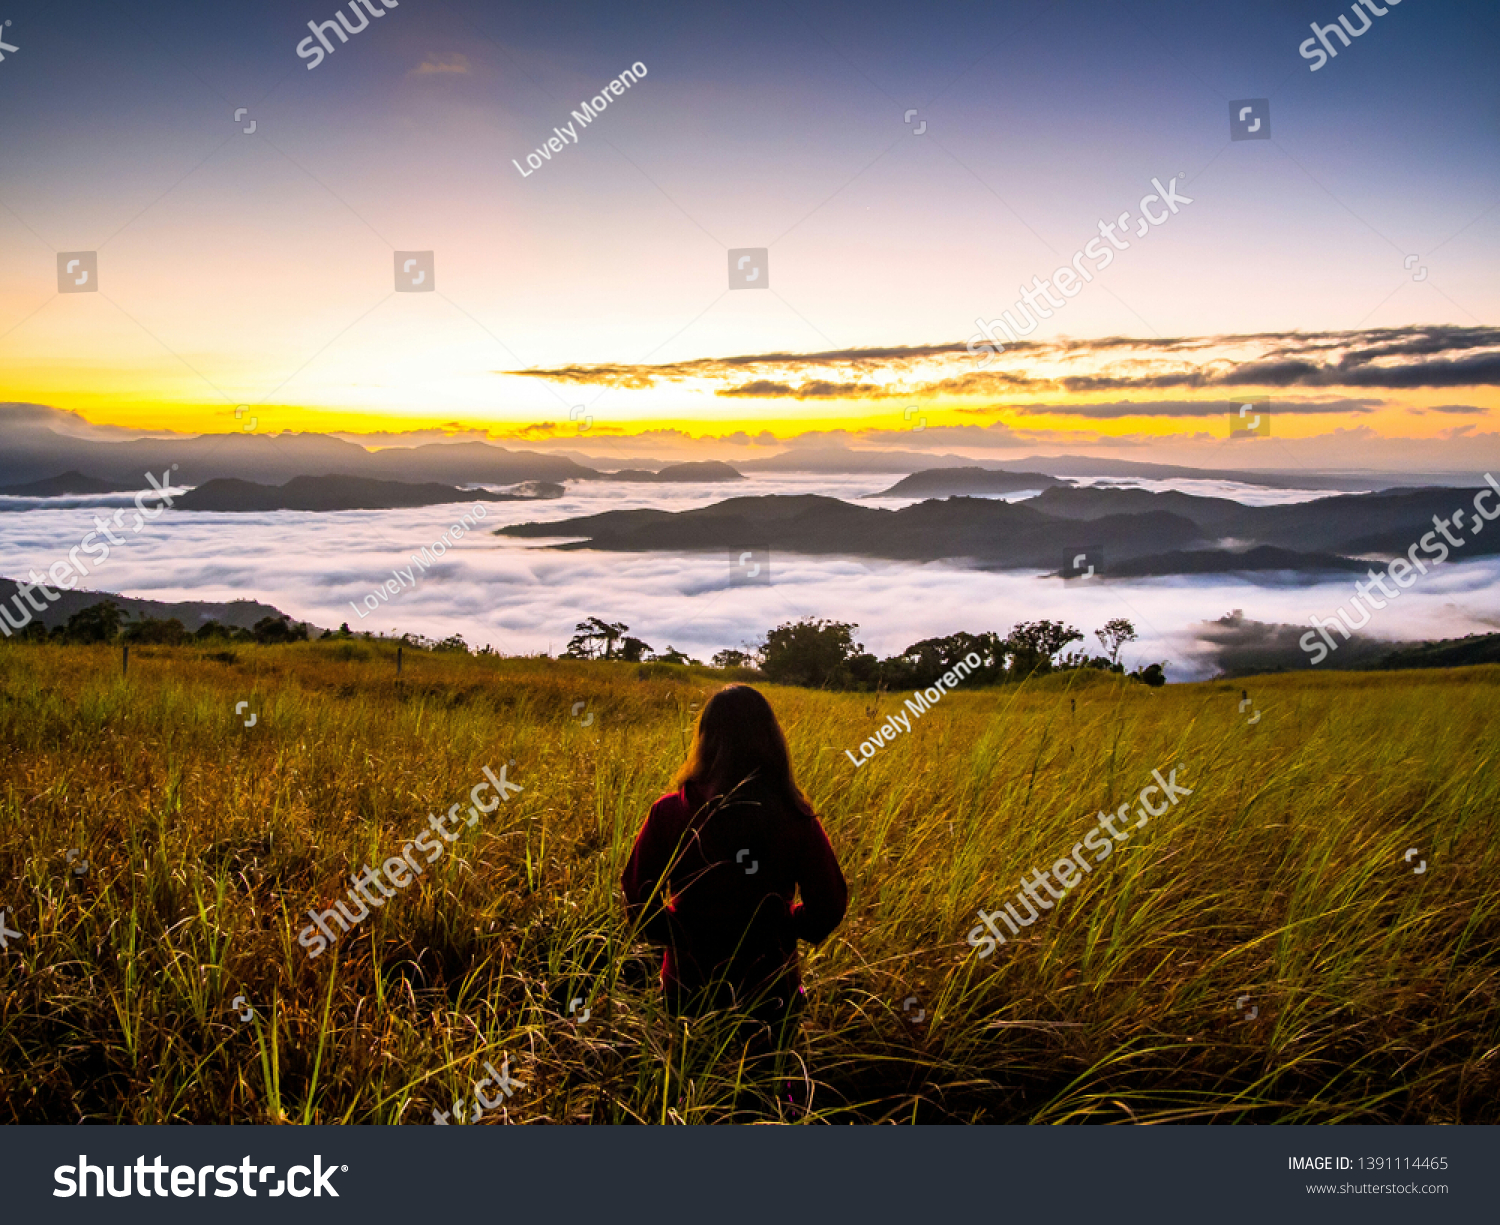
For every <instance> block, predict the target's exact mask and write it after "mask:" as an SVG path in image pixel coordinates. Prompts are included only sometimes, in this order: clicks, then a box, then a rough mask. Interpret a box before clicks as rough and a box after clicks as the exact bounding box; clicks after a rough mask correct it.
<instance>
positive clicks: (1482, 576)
mask: <svg viewBox="0 0 1500 1225" xmlns="http://www.w3.org/2000/svg"><path fill="white" fill-rule="evenodd" d="M896 479H897V478H895V477H889V476H822V475H817V476H814V475H791V476H785V475H778V476H756V477H752V478H750V479H747V480H744V481H735V482H730V483H724V484H692V485H654V484H625V483H619V484H616V483H609V482H586V483H579V484H575V485H569V486H568V490H567V494H566V496H565V497H562V498H559V499H555V500H552V501H546V502H500V503H486V504H485V511H486V517H485V519H484V520H483V524H484V528H483V530H481V531H480V532H478V533H470V534H467V535H465V536H464V538H463V539H462V541H461V542H460V543H459V544H458V545H457V546H456V547H454V548H451V549H449V550H448V552H447V555H446V556H445V557H443V558H442V559H441V560H439V561H438V562H437V563H436V564H435V565H433V566H432V567H431V568H430V569H428V570H427V571H426V572H425V573H424V572H423V571H422V570H421V569H420V567H417V568H414V569H412V576H413V578H414V580H415V586H414V587H404V588H403V589H402V590H401V592H400V593H399V594H397V595H395V596H392V597H391V598H390V599H389V601H388V602H386V601H378V607H377V610H376V611H374V612H369V611H368V609H367V608H366V606H365V603H364V600H365V597H366V596H369V595H371V593H372V592H373V591H374V590H375V589H376V588H377V587H380V586H381V585H382V584H384V583H385V582H386V581H387V580H388V579H391V577H392V571H393V570H396V569H400V570H406V569H408V568H409V567H411V566H412V562H411V555H412V553H414V552H416V551H417V550H419V549H421V548H423V547H425V546H430V545H431V544H432V542H433V541H435V540H437V539H438V538H439V537H440V536H441V535H442V533H443V532H444V531H445V530H446V529H447V528H448V526H449V525H450V524H451V523H453V522H455V521H456V519H457V517H458V514H459V513H460V512H461V510H463V509H468V504H465V505H464V506H462V507H460V506H444V507H429V508H425V509H417V510H388V511H345V512H338V513H325V514H308V513H300V512H290V511H279V512H274V513H269V514H234V515H225V514H205V513H195V512H178V511H171V512H168V513H166V514H164V515H162V516H161V517H160V518H159V519H157V520H156V521H155V522H152V523H147V524H146V525H145V526H144V527H143V528H142V529H141V531H140V532H138V533H134V534H132V533H130V532H129V531H128V530H122V529H118V528H117V529H116V532H117V534H119V535H121V536H122V538H124V539H125V540H126V544H125V545H123V546H117V547H114V548H113V549H112V550H111V554H110V557H109V559H108V561H107V562H105V563H104V564H103V565H102V566H100V567H99V568H98V570H97V573H96V574H94V575H93V576H92V577H91V578H90V579H88V580H87V581H86V582H84V583H81V584H80V586H81V587H87V588H89V589H91V590H99V591H111V592H120V593H122V594H125V595H130V596H136V597H141V598H146V599H159V600H193V599H201V600H216V601H217V600H230V599H236V598H254V599H258V600H262V601H264V602H266V603H269V604H274V605H275V606H276V607H278V608H280V609H281V610H282V611H283V612H286V613H288V614H290V615H291V616H292V617H294V618H296V619H297V620H306V621H310V622H312V623H313V624H315V625H320V626H327V627H337V626H338V625H339V624H340V623H341V622H348V624H349V626H350V628H351V629H354V630H357V631H362V630H373V631H376V632H382V631H383V632H386V633H391V632H396V633H401V632H413V633H418V634H423V635H426V636H428V637H430V638H446V637H448V636H449V635H452V634H462V635H463V637H464V638H465V640H467V641H468V642H469V643H470V644H471V645H473V646H479V645H482V644H486V643H488V644H492V645H493V646H495V647H496V648H497V649H498V650H500V651H502V652H504V653H507V654H521V653H531V652H537V651H551V652H553V653H554V654H555V653H558V652H560V651H561V650H562V649H563V648H564V646H565V645H566V643H567V641H568V638H569V637H570V636H571V635H572V633H573V627H574V625H575V623H576V622H578V621H580V620H582V619H583V618H584V617H587V616H599V617H603V618H606V619H607V620H610V621H623V622H625V623H626V624H627V625H629V626H630V632H631V633H632V634H634V635H636V636H638V637H641V638H644V639H645V640H646V641H647V642H649V643H650V644H651V645H652V647H653V648H655V649H657V650H665V649H666V648H667V647H668V646H672V647H676V648H677V649H678V650H681V651H684V652H686V653H687V654H689V655H691V656H693V657H695V658H698V659H701V660H703V661H704V662H707V660H708V658H709V657H710V656H711V655H712V654H713V653H714V652H715V651H717V650H720V649H722V648H725V647H744V646H745V645H746V644H749V643H752V642H754V641H755V640H757V639H758V638H760V637H761V636H762V635H763V634H764V633H765V631H766V630H768V629H771V628H773V627H774V626H776V625H777V624H779V623H780V622H783V621H787V620H793V619H796V618H798V617H804V616H814V617H825V618H832V619H835V620H840V621H853V622H856V623H857V624H858V625H859V627H860V628H859V633H858V638H859V640H860V641H861V642H863V643H864V644H865V647H866V648H867V649H868V650H871V651H874V652H875V653H876V654H879V655H889V654H893V653H895V652H896V651H899V650H901V649H902V648H904V647H906V646H908V645H909V644H911V643H913V642H915V641H917V640H918V639H921V638H927V637H933V636H936V635H942V634H948V633H952V632H954V631H956V630H969V631H974V632H978V631H982V630H998V631H1001V632H1003V631H1005V630H1007V629H1009V627H1010V626H1012V625H1013V624H1015V623H1016V622H1017V621H1022V620H1035V619H1037V618H1041V617H1052V618H1057V619H1060V620H1064V621H1067V622H1069V623H1070V624H1073V625H1076V626H1077V627H1078V628H1079V629H1081V630H1083V631H1084V632H1085V633H1086V634H1090V635H1091V632H1092V631H1093V630H1094V629H1095V628H1096V627H1098V626H1101V625H1103V624H1104V622H1106V621H1108V620H1109V619H1111V618H1113V617H1126V618H1129V619H1130V620H1131V621H1133V622H1134V623H1135V625H1136V628H1137V630H1138V631H1139V633H1140V635H1141V640H1140V641H1139V642H1137V643H1133V644H1131V645H1130V646H1128V647H1127V648H1126V649H1125V651H1124V653H1123V654H1122V659H1124V660H1125V662H1126V663H1127V664H1128V665H1129V666H1132V667H1133V666H1135V665H1137V664H1139V663H1147V662H1153V661H1156V660H1162V659H1166V660H1168V661H1170V663H1171V665H1172V666H1171V667H1170V668H1169V670H1168V676H1169V677H1170V678H1171V679H1172V680H1179V681H1181V680H1194V679H1201V678H1203V677H1206V676H1211V675H1213V674H1214V673H1215V672H1216V671H1217V670H1218V663H1217V660H1218V655H1217V650H1218V647H1216V646H1215V644H1214V643H1213V642H1210V641H1209V639H1208V635H1209V634H1212V635H1213V636H1214V637H1215V638H1216V639H1217V640H1218V641H1220V642H1223V641H1225V640H1226V638H1232V637H1234V635H1235V634H1236V633H1237V632H1238V631H1235V630H1234V629H1233V628H1232V627H1231V628H1229V629H1226V628H1225V627H1224V626H1218V627H1213V628H1212V629H1210V627H1208V626H1207V625H1206V624H1205V623H1208V622H1215V621H1219V620H1220V619H1221V618H1224V617H1225V616H1226V615H1227V614H1230V613H1231V612H1232V611H1234V610H1243V614H1244V620H1245V621H1246V622H1251V623H1253V622H1262V623H1285V624H1290V625H1295V626H1303V627H1305V626H1306V623H1307V619H1308V617H1309V616H1312V615H1315V614H1316V615H1321V616H1327V615H1331V614H1332V613H1333V611H1334V609H1335V607H1336V606H1337V605H1339V604H1340V603H1342V602H1344V601H1345V600H1347V599H1348V597H1349V596H1350V595H1351V594H1352V593H1353V580H1352V577H1346V578H1339V579H1337V580H1333V581H1321V582H1316V583H1313V582H1308V581H1306V580H1305V579H1303V578H1301V577H1298V576H1291V575H1284V574H1282V575H1265V576H1261V577H1260V578H1258V579H1249V578H1243V577H1234V578H1231V577H1225V576H1219V575H1214V576H1204V577H1192V578H1158V579H1139V580H1130V581H1102V582H1101V581H1098V580H1094V579H1084V580H1072V581H1067V582H1065V581H1063V580H1061V579H1057V578H1047V577H1042V576H1041V575H1040V574H1038V573H1036V572H1007V573H994V572H985V571H975V570H969V569H965V568H963V567H962V566H959V565H956V564H953V563H950V562H933V563H928V564H910V563H904V562H884V561H876V560H859V559H855V558H827V557H807V556H797V555H789V554H779V553H777V554H773V555H772V557H771V566H770V572H771V580H772V581H771V585H770V586H733V587H732V586H730V558H729V557H728V555H727V554H721V553H717V552H716V553H708V554H675V553H673V554H667V553H650V554H629V553H602V552H593V551H577V552H558V551H556V550H554V549H550V548H547V547H545V545H543V544H539V543H538V542H536V541H531V540H511V539H507V538H505V537H497V536H492V535H490V534H489V530H490V529H492V528H494V527H498V526H501V525H504V524H509V523H519V522H524V521H528V520H540V521H545V520H553V519H564V518H568V517H571V516H574V515H580V514H591V513H596V512H598V511H602V510H611V509H630V508H637V507H660V508H663V509H670V510H683V509H687V508H689V507H692V506H702V505H707V504H709V503H711V502H715V501H719V500H721V499H723V498H726V497H733V496H744V495H756V494H773V493H819V494H826V495H829V496H832V497H841V498H845V499H848V500H851V501H852V500H855V499H858V498H862V497H864V496H866V495H869V494H871V493H877V492H879V491H880V490H882V489H885V488H888V487H889V486H890V485H892V484H894V483H895V481H896ZM1086 483H1101V482H1093V481H1090V482H1086ZM1107 483H1110V484H1122V485H1123V484H1138V485H1139V486H1140V487H1143V488H1150V489H1167V488H1180V489H1182V490H1183V491H1184V492H1188V493H1195V494H1200V495H1208V496H1219V497H1234V498H1238V499H1240V500H1242V501H1246V502H1253V503H1257V504H1261V503H1269V502H1286V501H1303V500H1307V499H1310V498H1314V497H1321V496H1327V495H1326V493H1322V492H1317V491H1302V490H1271V489H1263V488H1259V487H1255V486H1245V485H1236V484H1234V483H1232V482H1217V481H1215V482H1201V481H1191V482H1170V481H1141V482H1124V481H1119V480H1110V481H1109V482H1107ZM1206 485H1211V486H1212V487H1211V488H1206V487H1205V486H1206ZM915 500H916V499H882V500H880V501H878V502H876V503H874V505H878V506H883V507H897V506H903V505H907V504H909V503H910V502H912V501H915ZM1010 500H1015V497H1014V496H1012V498H1011V499H1010ZM130 501H131V499H130V498H129V497H128V496H125V495H110V496H107V497H102V498H59V499H49V500H39V499H24V500H22V499H0V502H4V503H5V504H6V505H5V506H4V507H0V510H8V511H10V513H0V575H4V576H6V577H11V578H25V577H26V574H27V571H28V570H29V569H33V568H34V569H35V570H36V571H37V572H38V573H43V572H45V571H46V570H47V569H48V568H49V567H50V566H51V565H52V564H53V563H54V562H56V561H59V560H62V559H64V558H66V556H67V554H68V550H69V549H71V548H73V547H74V546H76V545H78V544H79V542H80V541H81V540H82V538H83V537H84V536H85V535H86V534H87V533H89V532H91V531H93V530H94V515H95V513H96V512H97V510H98V509H99V508H101V507H114V506H126V505H129V504H130ZM864 504H865V505H871V503H869V502H866V503H864ZM122 518H123V520H124V522H125V523H126V524H127V525H128V524H130V523H131V522H132V521H133V519H134V512H133V510H132V511H129V512H127V513H126V514H125V515H123V516H122ZM1497 596H1500V558H1489V559H1480V560H1478V561H1470V562H1464V563H1462V564H1448V565H1444V566H1441V567H1438V568H1436V569H1435V570H1433V572H1432V573H1430V574H1428V575H1426V576H1425V577H1422V578H1420V579H1419V580H1418V582H1417V583H1416V585H1415V586H1413V587H1412V588H1410V589H1408V590H1407V591H1405V592H1404V593H1403V594H1402V596H1401V598H1400V599H1398V600H1395V601H1391V602H1390V603H1389V604H1388V606H1387V607H1386V608H1385V609H1384V610H1383V611H1381V612H1377V613H1375V614H1374V620H1373V621H1372V623H1371V625H1370V626H1369V627H1368V630H1367V632H1368V633H1370V634H1372V635H1375V636H1377V637H1382V638H1388V639H1393V640H1395V639H1423V638H1451V637H1459V636H1462V635H1463V634H1468V633H1482V632H1490V631H1494V630H1496V629H1500V598H1497ZM361 614H364V615H361ZM190 628H191V627H190ZM1249 632H1250V631H1246V633H1249ZM1086 645H1087V646H1089V647H1090V648H1097V645H1098V644H1097V642H1096V641H1095V640H1094V639H1093V638H1092V636H1090V637H1089V639H1088V641H1087V643H1086Z"/></svg>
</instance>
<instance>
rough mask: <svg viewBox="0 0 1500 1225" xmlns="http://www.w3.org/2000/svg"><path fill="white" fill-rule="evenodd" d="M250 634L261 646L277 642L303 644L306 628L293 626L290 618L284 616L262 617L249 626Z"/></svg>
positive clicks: (305, 638) (304, 626)
mask: <svg viewBox="0 0 1500 1225" xmlns="http://www.w3.org/2000/svg"><path fill="white" fill-rule="evenodd" d="M250 634H251V637H253V638H254V639H255V641H256V642H258V643H260V644H261V645H262V646H270V645H273V644H275V643H279V642H305V641H306V640H307V626H306V625H293V624H292V621H291V618H289V617H285V616H281V617H262V618H261V619H260V620H259V621H257V622H256V623H255V624H254V625H253V626H251V628H250Z"/></svg>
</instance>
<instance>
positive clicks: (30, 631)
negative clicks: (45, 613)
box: [16, 621, 47, 642]
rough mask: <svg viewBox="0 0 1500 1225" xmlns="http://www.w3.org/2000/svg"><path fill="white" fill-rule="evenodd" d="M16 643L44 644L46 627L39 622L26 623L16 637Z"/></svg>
mask: <svg viewBox="0 0 1500 1225" xmlns="http://www.w3.org/2000/svg"><path fill="white" fill-rule="evenodd" d="M16 641H17V642H46V641H47V627H46V626H45V625H43V624H42V623H41V622H40V621H28V622H27V623H26V628H25V629H23V630H22V631H21V632H20V633H19V634H17V635H16Z"/></svg>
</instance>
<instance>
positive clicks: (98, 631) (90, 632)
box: [60, 600, 125, 642]
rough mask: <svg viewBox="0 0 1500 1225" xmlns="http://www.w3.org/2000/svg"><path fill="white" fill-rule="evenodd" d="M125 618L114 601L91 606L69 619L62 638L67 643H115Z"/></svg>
mask: <svg viewBox="0 0 1500 1225" xmlns="http://www.w3.org/2000/svg"><path fill="white" fill-rule="evenodd" d="M124 618H125V614H124V613H123V612H122V611H121V610H120V606H119V605H118V604H116V603H115V602H114V601H113V600H105V601H103V602H102V603H99V604H90V605H89V606H88V607H87V608H84V609H80V610H79V611H78V612H76V613H74V614H73V615H72V616H71V617H69V618H68V624H67V625H66V626H64V627H63V631H62V634H61V635H60V637H62V638H63V639H64V640H65V641H67V642H113V641H114V640H115V636H116V635H117V634H118V633H119V632H120V622H121V621H122V620H124Z"/></svg>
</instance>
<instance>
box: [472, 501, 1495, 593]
mask: <svg viewBox="0 0 1500 1225" xmlns="http://www.w3.org/2000/svg"><path fill="white" fill-rule="evenodd" d="M1473 492H1474V491H1472V490H1469V491H1464V490H1459V489H1446V488H1443V489H1416V490H1393V491H1387V492H1383V493H1366V494H1341V495H1335V496H1333V497H1328V498H1319V499H1316V500H1314V501H1310V502H1302V503H1296V504H1293V505H1286V506H1244V505H1241V504H1240V503H1238V502H1231V501H1229V500H1228V499H1224V498H1199V497H1194V496H1192V495H1191V494H1183V493H1149V492H1147V491H1145V490H1140V489H1107V488H1104V489H1101V488H1097V487H1095V488H1068V487H1063V486H1054V487H1053V488H1051V489H1048V490H1046V491H1045V492H1044V493H1042V494H1040V495H1039V496H1037V497H1035V498H1032V499H1029V500H1027V501H1024V502H1001V501H997V500H993V499H988V498H968V497H956V498H947V499H944V500H930V501H926V502H919V503H917V504H916V505H914V506H908V507H905V508H903V509H901V510H883V509H877V508H874V507H867V506H856V505H852V504H850V503H848V502H843V501H840V500H839V499H837V498H828V497H822V496H819V495H815V494H806V495H799V496H764V497H741V498H730V499H728V500H726V501H723V502H716V503H714V504H713V505H712V506H704V507H699V508H696V509H693V510H685V511H666V510H624V511H605V512H603V513H601V514H595V515H584V516H580V517H577V518H573V519H564V520H561V521H559V522H553V523H522V524H517V525H515V526H511V527H503V528H499V529H497V531H496V534H497V535H505V536H519V537H530V538H567V537H576V538H582V542H575V543H569V544H563V545H559V546H558V547H560V548H573V549H576V548H591V549H604V550H610V551H617V552H644V551H652V550H698V549H726V550H727V549H746V548H772V549H784V550H786V551H787V552H792V553H808V554H852V555H854V556H863V557H884V558H891V559H893V560H911V561H935V560H939V559H969V560H972V561H974V562H977V563H978V564H979V565H981V566H987V567H996V568H1016V569H1032V568H1039V569H1043V570H1046V571H1049V572H1050V571H1057V570H1059V569H1061V568H1062V567H1063V565H1064V563H1065V559H1066V558H1067V557H1068V556H1071V555H1073V553H1074V551H1075V550H1078V549H1087V550H1099V551H1102V554H1103V556H1102V559H1099V560H1095V559H1092V558H1091V561H1092V562H1093V563H1094V564H1095V565H1096V567H1097V569H1096V573H1098V574H1099V575H1100V576H1101V577H1103V578H1109V577H1110V576H1111V575H1112V574H1114V573H1117V572H1118V573H1120V574H1121V575H1122V576H1123V575H1125V574H1128V573H1131V571H1130V570H1129V569H1128V566H1127V563H1136V564H1137V565H1138V566H1139V567H1141V568H1140V569H1138V570H1137V571H1135V572H1136V573H1142V574H1145V573H1150V574H1195V573H1218V572H1225V571H1229V570H1266V569H1276V570H1280V569H1295V570H1299V571H1309V572H1312V571H1327V570H1331V569H1336V570H1351V571H1352V570H1353V569H1355V568H1356V567H1357V568H1360V569H1364V568H1367V566H1368V564H1367V563H1365V564H1361V563H1356V562H1354V561H1353V560H1352V559H1350V558H1349V557H1348V556H1346V555H1347V554H1350V553H1371V554H1379V555H1384V556H1394V555H1396V554H1398V553H1400V554H1405V553H1407V552H1408V550H1409V549H1411V548H1412V546H1414V545H1416V544H1417V543H1418V542H1419V541H1420V540H1421V539H1422V538H1423V537H1424V536H1425V535H1427V534H1428V533H1431V532H1432V531H1433V516H1434V515H1438V516H1441V517H1445V518H1446V517H1447V516H1449V515H1451V514H1452V513H1453V511H1454V510H1455V509H1457V508H1460V507H1469V506H1472V504H1473ZM1463 538H1464V539H1466V540H1467V543H1466V544H1465V545H1464V546H1463V547H1462V548H1460V549H1453V550H1451V553H1452V557H1453V559H1454V560H1463V559H1465V558H1467V557H1473V556H1480V555H1484V554H1492V553H1497V552H1500V532H1490V533H1487V534H1484V535H1475V536H1470V535H1469V533H1463ZM1227 540H1233V542H1234V546H1235V547H1234V548H1233V549H1229V548H1226V547H1225V542H1226V541H1227ZM1260 546H1269V547H1270V549H1271V551H1270V552H1265V551H1260V550H1259V548H1258V547H1260ZM1428 560H1429V561H1432V560H1433V557H1432V556H1431V555H1429V557H1428ZM1116 567H1120V569H1119V570H1118V571H1117V570H1116Z"/></svg>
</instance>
